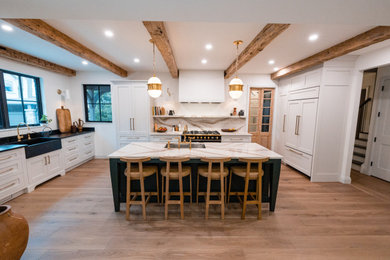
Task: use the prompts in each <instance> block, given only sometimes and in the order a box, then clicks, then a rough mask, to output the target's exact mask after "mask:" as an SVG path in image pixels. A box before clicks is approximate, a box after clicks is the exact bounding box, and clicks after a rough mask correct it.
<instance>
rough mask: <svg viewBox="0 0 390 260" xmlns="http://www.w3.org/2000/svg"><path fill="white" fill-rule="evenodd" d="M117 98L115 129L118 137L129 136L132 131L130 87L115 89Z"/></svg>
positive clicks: (124, 86)
mask: <svg viewBox="0 0 390 260" xmlns="http://www.w3.org/2000/svg"><path fill="white" fill-rule="evenodd" d="M116 92H117V93H116V94H117V95H116V98H117V104H116V105H117V116H116V118H117V120H116V121H117V122H116V123H117V127H118V132H119V135H130V134H131V131H132V125H131V124H132V119H131V117H132V116H131V112H132V111H131V110H132V99H131V86H130V85H121V86H117V87H116Z"/></svg>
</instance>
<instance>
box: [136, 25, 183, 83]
mask: <svg viewBox="0 0 390 260" xmlns="http://www.w3.org/2000/svg"><path fill="white" fill-rule="evenodd" d="M143 23H144V26H145V27H146V29H147V30H148V32H149V34H150V36H151V37H152V40H153V41H154V43H155V44H156V46H157V48H158V50H159V51H160V53H161V55H162V57H163V59H164V61H165V63H166V64H167V66H168V69H169V72H170V73H171V75H172V77H173V78H178V77H179V70H178V68H177V65H176V60H175V57H174V56H173V51H172V47H171V44H170V43H169V39H168V34H167V31H166V29H165V25H164V22H151V21H144V22H143Z"/></svg>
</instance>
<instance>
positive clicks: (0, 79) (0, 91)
mask: <svg viewBox="0 0 390 260" xmlns="http://www.w3.org/2000/svg"><path fill="white" fill-rule="evenodd" d="M4 73H8V74H13V75H17V76H18V77H19V88H20V90H21V92H20V93H23V90H22V82H21V77H25V78H31V79H33V80H34V81H35V87H36V93H37V104H38V124H31V125H30V124H29V126H39V125H40V119H41V117H42V115H43V108H42V92H41V79H40V77H36V76H32V75H27V74H23V73H19V72H14V71H10V70H5V69H0V101H1V103H2V107H1V118H2V121H3V128H0V129H13V128H16V127H17V126H10V122H9V116H8V107H7V95H6V92H5V82H4ZM21 99H22V106H23V109H24V100H23V95H22V96H21ZM23 119H24V122H26V114H25V113H24V110H23Z"/></svg>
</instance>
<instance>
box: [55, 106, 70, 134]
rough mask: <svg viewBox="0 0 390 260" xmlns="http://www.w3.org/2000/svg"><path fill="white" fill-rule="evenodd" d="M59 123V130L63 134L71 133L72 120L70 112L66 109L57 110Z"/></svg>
mask: <svg viewBox="0 0 390 260" xmlns="http://www.w3.org/2000/svg"><path fill="white" fill-rule="evenodd" d="M56 114H57V122H58V129H59V130H60V132H61V133H69V132H70V129H71V126H72V119H71V118H70V110H69V109H67V108H64V107H61V108H57V110H56Z"/></svg>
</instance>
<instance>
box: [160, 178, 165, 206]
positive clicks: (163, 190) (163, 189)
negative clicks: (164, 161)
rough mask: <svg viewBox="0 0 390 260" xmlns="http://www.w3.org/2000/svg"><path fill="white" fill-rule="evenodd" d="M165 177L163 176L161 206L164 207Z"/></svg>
mask: <svg viewBox="0 0 390 260" xmlns="http://www.w3.org/2000/svg"><path fill="white" fill-rule="evenodd" d="M164 180H165V177H164V176H161V188H162V191H161V204H162V205H163V204H164V197H165V181H164Z"/></svg>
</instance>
